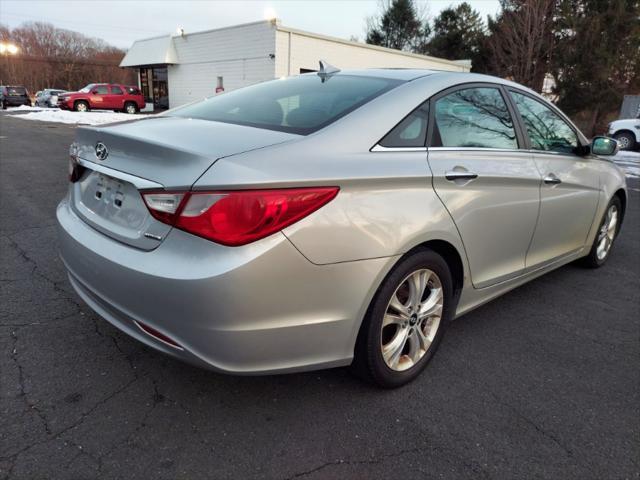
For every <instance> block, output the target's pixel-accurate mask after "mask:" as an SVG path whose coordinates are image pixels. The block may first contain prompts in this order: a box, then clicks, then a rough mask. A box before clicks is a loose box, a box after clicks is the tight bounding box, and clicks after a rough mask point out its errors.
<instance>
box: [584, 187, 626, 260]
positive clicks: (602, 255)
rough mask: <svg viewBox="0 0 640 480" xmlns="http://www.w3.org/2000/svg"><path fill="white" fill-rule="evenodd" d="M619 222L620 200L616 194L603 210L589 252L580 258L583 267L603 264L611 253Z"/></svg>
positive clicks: (620, 218)
mask: <svg viewBox="0 0 640 480" xmlns="http://www.w3.org/2000/svg"><path fill="white" fill-rule="evenodd" d="M621 224H622V202H621V201H620V198H619V197H618V196H614V197H613V198H612V199H611V201H610V202H609V204H608V205H607V209H606V210H605V211H604V215H603V216H602V220H601V221H600V224H599V226H598V232H597V233H596V238H595V239H594V240H593V245H591V250H589V254H588V255H587V256H586V257H584V258H583V259H582V264H583V265H584V266H585V267H587V268H600V267H601V266H602V265H604V264H605V262H606V261H607V259H608V258H609V256H610V254H611V249H612V248H613V244H614V242H615V240H616V238H617V237H618V232H619V231H620V225H621Z"/></svg>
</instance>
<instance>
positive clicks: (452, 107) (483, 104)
mask: <svg viewBox="0 0 640 480" xmlns="http://www.w3.org/2000/svg"><path fill="white" fill-rule="evenodd" d="M434 120H435V123H434V128H433V137H432V139H431V146H433V147H470V148H473V147H476V148H505V149H517V148H518V140H517V138H516V131H515V128H514V126H513V120H512V119H511V115H510V114H509V109H508V108H507V104H506V102H505V101H504V98H502V94H501V93H500V90H498V89H497V88H492V87H477V88H468V89H464V90H457V91H455V92H453V93H450V94H448V95H446V96H444V97H442V98H440V99H438V100H436V102H435V112H434Z"/></svg>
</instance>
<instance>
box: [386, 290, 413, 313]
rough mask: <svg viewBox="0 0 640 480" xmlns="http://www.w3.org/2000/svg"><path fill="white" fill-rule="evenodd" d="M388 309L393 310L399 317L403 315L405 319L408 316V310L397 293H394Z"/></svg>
mask: <svg viewBox="0 0 640 480" xmlns="http://www.w3.org/2000/svg"><path fill="white" fill-rule="evenodd" d="M389 307H390V308H393V309H394V310H395V311H396V312H397V313H399V314H400V315H403V316H405V317H408V316H409V309H408V308H407V306H406V305H405V304H404V303H402V302H401V301H400V299H399V298H398V292H396V293H394V294H393V297H391V301H390V302H389ZM387 310H388V309H387Z"/></svg>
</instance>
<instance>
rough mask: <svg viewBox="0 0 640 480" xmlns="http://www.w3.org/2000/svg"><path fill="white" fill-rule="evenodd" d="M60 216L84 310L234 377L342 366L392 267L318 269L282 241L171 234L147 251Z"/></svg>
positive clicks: (64, 251)
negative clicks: (230, 243) (227, 242)
mask: <svg viewBox="0 0 640 480" xmlns="http://www.w3.org/2000/svg"><path fill="white" fill-rule="evenodd" d="M57 218H58V222H59V225H60V228H59V236H60V246H61V256H62V259H63V261H64V264H65V266H66V267H67V269H68V271H69V277H70V280H71V284H72V285H73V287H74V288H75V289H76V291H77V292H78V294H79V295H80V296H81V297H82V298H83V300H84V301H85V302H86V303H87V304H88V305H89V306H90V307H91V308H93V309H94V310H95V311H96V312H97V313H98V314H100V315H101V316H102V317H104V318H105V319H106V320H108V321H109V322H110V323H112V324H113V325H115V326H116V327H118V328H119V329H121V330H122V331H124V332H125V333H127V334H129V335H131V336H132V337H134V338H136V339H138V340H140V341H142V342H143V343H145V344H147V345H150V346H152V347H154V348H156V349H158V350H160V351H162V352H164V353H167V354H169V355H172V356H174V357H177V358H180V359H182V360H184V361H187V362H190V363H193V364H197V365H200V366H205V367H209V368H213V369H215V370H218V371H222V372H229V373H236V374H256V373H262V374H268V373H276V372H278V373H284V372H289V371H297V370H311V369H317V368H328V367H333V366H340V365H346V364H349V363H350V362H351V358H352V356H353V347H354V344H355V339H356V336H357V332H358V329H359V325H360V321H361V319H362V317H363V315H364V313H365V310H366V307H367V306H368V304H369V301H370V299H371V297H372V295H373V293H374V292H375V288H376V287H377V285H378V283H379V282H380V280H381V279H382V277H383V276H384V275H385V274H386V272H387V269H388V268H390V266H391V265H392V263H393V259H390V258H383V259H373V260H366V261H359V262H349V263H341V264H335V265H325V266H316V265H313V264H312V263H310V262H309V261H308V260H306V259H305V258H304V257H303V256H302V255H301V254H300V253H299V252H298V251H297V250H296V249H295V247H293V245H292V244H291V243H290V242H289V241H288V240H287V239H286V237H285V236H284V235H282V234H276V235H272V236H271V237H268V238H266V239H263V240H261V241H259V242H255V243H254V244H251V245H246V246H244V247H233V248H232V247H224V246H221V245H217V244H215V243H212V242H209V241H207V240H204V239H201V238H199V237H195V236H193V235H190V234H187V233H185V232H182V231H180V230H177V229H174V230H172V231H171V232H170V233H169V234H168V235H167V237H166V239H165V240H164V241H163V242H162V244H160V246H159V247H158V248H156V249H155V250H152V251H150V252H145V251H141V250H137V249H134V248H131V247H128V246H126V245H124V244H121V243H119V242H116V241H114V240H112V239H110V238H109V237H107V236H105V235H103V234H101V233H99V232H97V231H95V230H94V229H92V228H91V227H89V226H88V225H87V224H86V223H84V222H83V221H82V220H81V219H80V218H78V217H77V216H76V215H75V213H73V211H72V210H71V209H70V208H69V205H68V202H67V200H63V201H62V202H61V203H60V205H59V206H58V209H57ZM136 321H137V322H142V323H143V324H146V325H148V326H151V327H152V328H154V329H156V330H157V331H159V332H161V333H162V334H164V335H166V336H168V337H170V338H171V339H173V340H175V341H176V342H177V343H179V344H180V345H181V346H182V347H183V350H179V349H176V348H173V347H171V346H169V345H167V344H164V343H163V342H161V341H159V340H157V339H156V338H155V337H152V336H150V335H148V334H147V333H145V332H143V331H142V330H141V329H140V328H138V326H137V325H136V323H135V322H136Z"/></svg>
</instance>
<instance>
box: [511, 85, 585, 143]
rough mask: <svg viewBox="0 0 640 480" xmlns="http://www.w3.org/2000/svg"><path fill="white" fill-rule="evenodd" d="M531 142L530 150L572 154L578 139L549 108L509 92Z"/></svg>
mask: <svg viewBox="0 0 640 480" xmlns="http://www.w3.org/2000/svg"><path fill="white" fill-rule="evenodd" d="M511 97H512V98H513V100H514V102H515V104H516V107H517V109H518V111H519V112H520V116H521V117H522V121H523V122H524V125H525V127H526V129H527V133H528V134H529V139H530V140H531V148H533V149H534V150H545V151H553V152H561V153H574V151H575V148H576V147H577V146H578V137H577V136H576V133H575V132H574V131H573V129H572V128H571V127H570V126H569V124H568V123H567V122H565V121H564V120H563V119H562V118H560V116H559V115H558V114H557V113H555V112H554V111H553V110H551V109H550V108H549V107H547V106H545V105H543V104H542V103H540V102H538V101H537V100H534V99H533V98H531V97H528V96H526V95H523V94H521V93H517V92H511Z"/></svg>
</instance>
